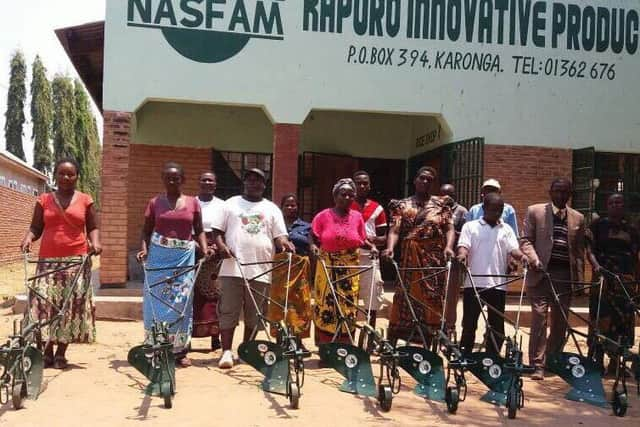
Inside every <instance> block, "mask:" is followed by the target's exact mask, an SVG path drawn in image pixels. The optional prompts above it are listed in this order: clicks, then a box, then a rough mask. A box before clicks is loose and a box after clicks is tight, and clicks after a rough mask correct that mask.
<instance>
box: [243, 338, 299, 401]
mask: <svg viewBox="0 0 640 427" xmlns="http://www.w3.org/2000/svg"><path fill="white" fill-rule="evenodd" d="M238 355H239V356H240V359H242V360H243V361H244V362H245V363H247V364H249V365H251V366H253V367H254V368H255V369H256V370H257V371H259V372H260V373H262V375H264V380H263V381H262V389H263V390H264V391H268V392H270V393H277V394H283V395H286V394H287V382H288V380H289V361H288V360H286V359H285V358H284V357H283V349H282V347H281V346H279V345H278V344H275V343H272V342H269V341H261V340H256V341H249V342H246V343H242V344H240V346H239V347H238Z"/></svg>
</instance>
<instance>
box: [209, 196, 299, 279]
mask: <svg viewBox="0 0 640 427" xmlns="http://www.w3.org/2000/svg"><path fill="white" fill-rule="evenodd" d="M211 226H212V227H213V228H215V229H216V230H220V231H222V232H224V233H225V242H226V244H227V246H228V247H229V248H230V249H231V251H232V252H233V253H234V254H235V256H236V257H237V258H238V260H239V261H240V262H241V263H243V264H244V263H253V262H263V261H272V260H273V255H274V253H275V246H274V244H273V240H274V239H276V238H278V237H281V236H286V235H287V227H286V225H285V222H284V217H283V216H282V212H281V211H280V209H279V208H278V207H277V206H276V205H275V204H273V203H272V202H271V201H269V200H267V199H262V200H261V201H259V202H250V201H248V200H246V199H244V198H243V197H242V196H234V197H231V198H230V199H228V200H227V201H225V202H224V209H223V210H222V211H221V213H220V214H219V215H216V216H215V218H214V219H213V221H212V222H211ZM271 268H272V265H271V264H260V265H248V266H244V267H242V271H243V273H244V276H245V277H246V278H247V279H249V280H250V279H253V278H254V277H256V276H258V275H259V274H260V273H263V272H265V271H267V270H270V269H271ZM219 275H220V276H227V277H242V274H241V272H240V270H238V266H237V264H236V261H235V260H233V259H225V260H224V261H223V262H222V267H221V268H220V274H219ZM256 280H258V281H260V282H265V283H269V282H271V274H266V275H264V276H261V277H259V278H258V279H256Z"/></svg>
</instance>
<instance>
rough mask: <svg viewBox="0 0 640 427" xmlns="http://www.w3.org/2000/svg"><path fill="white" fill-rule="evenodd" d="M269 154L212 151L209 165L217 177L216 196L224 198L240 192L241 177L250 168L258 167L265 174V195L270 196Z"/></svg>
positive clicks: (270, 158) (270, 163) (270, 162)
mask: <svg viewBox="0 0 640 427" xmlns="http://www.w3.org/2000/svg"><path fill="white" fill-rule="evenodd" d="M272 162H273V160H272V156H271V154H264V153H241V152H234V151H213V152H212V155H211V165H212V168H213V170H214V172H215V173H216V176H217V178H218V189H217V191H216V196H217V197H220V198H222V199H224V200H226V199H228V198H229V197H231V196H236V195H238V194H241V193H242V177H243V175H244V173H245V172H246V171H247V170H248V169H251V168H259V169H262V170H263V171H264V173H265V174H266V176H267V189H266V190H265V197H267V198H271V167H272Z"/></svg>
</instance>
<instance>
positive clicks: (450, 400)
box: [444, 386, 460, 414]
mask: <svg viewBox="0 0 640 427" xmlns="http://www.w3.org/2000/svg"><path fill="white" fill-rule="evenodd" d="M444 400H445V402H447V411H449V413H450V414H455V413H456V411H457V410H458V402H460V392H459V391H458V389H457V388H456V387H451V386H450V387H447V392H446V393H445V395H444Z"/></svg>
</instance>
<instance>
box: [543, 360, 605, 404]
mask: <svg viewBox="0 0 640 427" xmlns="http://www.w3.org/2000/svg"><path fill="white" fill-rule="evenodd" d="M547 369H549V370H550V371H551V372H553V373H555V374H556V375H558V376H559V377H560V378H562V379H563V380H564V381H565V382H566V383H567V384H569V385H570V386H571V390H570V391H569V393H567V394H566V396H565V397H566V398H567V399H569V400H573V401H576V402H584V403H589V404H591V405H595V406H600V407H607V406H609V404H608V402H607V398H606V396H605V393H604V387H603V386H602V376H601V374H600V368H599V367H598V366H597V365H596V364H595V363H593V362H592V361H591V360H589V359H588V358H586V357H583V356H580V355H579V354H576V353H556V354H550V355H548V356H547Z"/></svg>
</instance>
